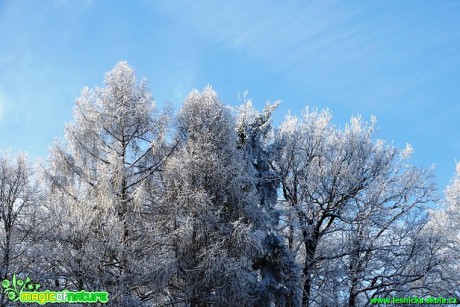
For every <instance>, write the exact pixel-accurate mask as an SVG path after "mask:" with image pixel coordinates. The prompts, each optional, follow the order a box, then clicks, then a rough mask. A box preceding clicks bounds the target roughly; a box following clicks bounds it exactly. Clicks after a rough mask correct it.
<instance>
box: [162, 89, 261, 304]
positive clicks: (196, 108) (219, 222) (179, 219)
mask: <svg viewBox="0 0 460 307" xmlns="http://www.w3.org/2000/svg"><path fill="white" fill-rule="evenodd" d="M177 126H178V127H177V129H178V139H179V142H180V145H179V149H178V151H177V152H176V154H175V155H174V157H173V158H172V159H170V160H169V161H168V162H167V168H166V175H165V177H166V194H167V203H168V205H169V209H170V212H169V214H170V216H171V222H172V225H171V226H170V227H171V231H172V232H173V233H174V236H175V246H174V250H175V258H176V261H177V273H176V276H175V277H174V278H173V280H172V281H171V283H172V286H171V287H170V291H171V303H172V304H173V303H178V302H181V301H183V302H187V303H188V304H190V306H228V305H229V304H234V305H238V306H253V305H254V303H255V302H256V301H257V300H258V298H259V297H260V296H261V294H260V293H259V292H258V287H257V273H256V272H255V270H254V269H253V267H252V262H253V259H254V258H255V257H256V256H257V255H258V254H259V253H260V251H261V246H260V242H259V241H260V239H259V236H258V235H257V232H256V231H255V229H254V225H256V224H258V223H259V222H260V221H258V219H259V218H260V215H259V214H258V208H257V195H256V189H255V185H254V182H253V178H252V176H251V174H248V173H247V169H248V168H247V166H246V165H245V164H244V162H243V159H242V153H241V151H239V150H238V149H237V143H236V141H237V137H236V131H235V121H234V118H233V116H232V115H231V113H230V110H229V109H228V108H226V107H225V106H223V105H222V103H221V102H220V101H219V98H218V97H217V94H216V93H215V92H214V91H213V90H212V89H211V88H210V87H207V88H205V89H204V91H203V92H198V91H193V92H191V93H190V95H189V96H188V97H187V99H186V100H185V102H184V105H183V106H182V108H181V110H180V112H179V114H178V119H177Z"/></svg>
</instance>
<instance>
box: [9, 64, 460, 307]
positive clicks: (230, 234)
mask: <svg viewBox="0 0 460 307" xmlns="http://www.w3.org/2000/svg"><path fill="white" fill-rule="evenodd" d="M277 105H278V103H277V102H275V103H267V104H266V106H265V107H264V109H263V110H261V111H258V110H256V109H255V108H254V107H253V106H252V103H251V101H250V100H246V99H245V100H244V101H242V104H241V105H240V106H239V107H237V108H230V107H227V106H225V105H224V104H223V103H222V102H221V101H220V100H219V98H218V96H217V93H216V92H215V91H214V90H213V89H212V88H210V87H206V88H205V89H204V90H203V91H201V92H199V91H196V90H194V91H192V92H191V93H190V94H189V96H188V97H187V98H186V99H185V101H184V103H183V105H182V106H181V108H180V110H179V111H178V112H177V114H174V115H173V114H171V113H172V112H171V111H170V110H168V109H166V110H159V109H158V108H157V106H156V104H155V102H154V100H153V98H152V95H151V93H150V91H149V89H148V86H147V84H146V82H138V81H137V80H136V77H135V74H134V70H133V68H131V67H130V66H129V65H128V64H127V63H126V62H119V63H118V64H117V65H116V66H115V67H114V68H113V69H112V70H111V71H109V72H108V73H106V74H105V79H104V85H103V86H102V87H100V88H99V87H97V88H94V89H89V88H85V89H83V90H82V92H81V96H80V97H78V98H77V99H76V101H75V107H74V111H73V115H74V117H73V121H72V122H71V123H69V124H67V125H66V127H65V137H64V139H62V140H59V141H56V143H55V144H53V145H52V147H51V148H50V154H49V157H48V159H47V161H46V162H43V163H41V164H40V165H33V164H31V163H30V162H29V161H28V160H27V157H26V155H25V154H19V155H18V156H16V157H10V155H8V154H3V155H1V157H0V220H1V221H0V260H1V267H0V274H1V278H2V279H4V278H11V275H12V274H13V273H14V274H17V275H18V276H28V277H30V278H31V279H32V280H34V281H39V282H40V284H41V285H42V288H48V289H53V290H57V291H58V290H60V289H68V290H86V291H107V292H108V293H109V304H108V305H111V306H366V305H370V301H369V300H370V299H371V298H376V297H391V296H394V297H406V296H421V297H424V296H429V295H431V296H444V297H454V298H457V297H459V294H460V293H459V291H460V276H459V274H460V270H459V267H458V263H460V262H459V256H460V253H459V250H458V249H459V246H460V244H459V243H460V236H459V231H458V225H459V222H460V213H459V210H458V208H459V206H460V164H458V165H457V170H456V174H455V176H454V177H453V179H452V181H451V183H450V184H449V185H448V186H447V187H446V188H445V197H443V198H442V199H439V197H438V191H437V188H436V186H435V184H434V183H433V175H432V170H430V169H423V168H419V167H415V166H413V165H412V164H411V163H410V157H411V154H412V148H411V146H410V145H408V146H407V147H406V148H404V149H398V148H395V147H394V146H392V145H390V144H387V143H385V142H384V141H382V140H379V139H376V137H375V127H376V120H375V118H371V119H370V121H369V122H367V121H364V120H363V119H362V118H361V117H360V116H355V117H352V118H351V120H350V122H349V123H348V124H347V125H346V126H345V127H344V128H338V127H336V126H334V125H333V124H332V123H331V113H330V112H329V111H328V110H323V111H318V110H313V109H309V108H306V109H305V110H304V111H303V112H302V115H301V116H292V115H288V116H286V117H285V119H284V121H283V122H282V123H281V124H280V125H279V126H277V127H274V125H273V124H272V119H271V117H272V113H273V112H274V111H275V109H276V107H277ZM1 303H2V305H3V306H7V305H8V304H9V302H8V300H7V298H6V297H5V296H3V295H2V301H1Z"/></svg>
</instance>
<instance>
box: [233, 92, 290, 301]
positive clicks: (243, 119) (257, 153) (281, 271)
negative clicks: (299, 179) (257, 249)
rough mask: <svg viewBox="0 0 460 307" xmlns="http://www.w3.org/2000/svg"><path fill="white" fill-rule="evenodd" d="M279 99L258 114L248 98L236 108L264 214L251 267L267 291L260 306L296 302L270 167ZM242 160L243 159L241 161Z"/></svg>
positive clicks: (240, 143)
mask: <svg viewBox="0 0 460 307" xmlns="http://www.w3.org/2000/svg"><path fill="white" fill-rule="evenodd" d="M278 104H279V102H275V103H273V104H271V103H267V104H266V105H265V107H264V109H263V111H262V113H259V112H258V111H257V110H255V109H254V108H253V106H252V102H251V100H245V101H244V104H243V105H241V106H240V107H239V109H238V111H239V112H238V118H237V124H236V131H237V133H238V142H237V144H238V148H239V149H240V150H241V151H242V152H243V157H242V158H243V160H242V163H246V165H247V166H248V170H251V171H249V173H252V174H253V175H252V176H253V177H254V179H255V183H256V188H257V195H258V198H259V200H258V206H259V208H260V209H261V210H260V213H261V214H263V219H262V222H263V223H262V224H261V225H259V230H260V231H261V233H263V235H264V237H263V239H262V246H263V252H262V254H261V255H260V257H259V258H258V259H257V260H256V261H255V263H254V267H255V268H257V269H258V270H260V275H261V282H260V288H261V289H263V290H261V291H262V292H263V293H266V294H265V296H264V298H263V299H262V300H261V301H260V302H259V303H260V304H262V305H270V304H271V303H274V304H275V305H276V306H293V305H296V296H295V292H296V287H297V282H298V278H299V274H298V271H299V268H298V266H297V265H296V263H295V261H294V257H293V254H292V253H291V251H290V250H289V249H288V248H287V246H286V243H285V241H284V238H283V236H282V235H281V234H280V233H279V232H278V224H279V215H280V212H279V210H278V209H277V208H276V206H277V204H278V188H279V183H280V180H279V176H278V175H277V174H276V172H275V171H274V170H273V168H272V164H273V159H274V155H273V145H274V144H273V141H274V138H273V137H274V132H273V128H272V119H271V116H272V113H273V111H274V110H275V108H276V107H277V106H278ZM243 161H244V162H243Z"/></svg>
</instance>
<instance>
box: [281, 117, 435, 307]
mask: <svg viewBox="0 0 460 307" xmlns="http://www.w3.org/2000/svg"><path fill="white" fill-rule="evenodd" d="M330 120H331V114H330V112H329V111H327V110H326V111H322V112H318V111H316V110H313V111H310V110H309V109H306V110H305V111H304V112H303V115H302V118H301V119H299V118H297V117H294V116H288V117H287V118H286V120H285V121H284V122H283V123H282V124H281V126H280V128H279V129H278V131H277V136H276V148H277V152H276V159H275V161H274V165H275V169H276V171H277V173H278V174H279V177H280V179H281V183H282V191H283V196H284V210H285V214H284V216H283V218H284V220H285V224H286V226H285V230H284V234H285V236H286V238H287V240H288V242H289V248H290V249H291V251H292V252H293V253H295V255H296V257H297V260H298V261H299V262H300V263H301V264H302V267H303V295H302V296H303V299H302V301H303V305H319V306H325V305H331V304H339V305H344V304H347V305H349V306H358V305H362V304H365V303H366V302H368V298H369V296H371V295H382V294H385V293H387V294H388V293H392V292H394V291H397V290H398V288H397V287H394V286H393V285H395V284H399V283H404V284H408V283H410V282H412V281H414V280H417V278H420V276H423V274H425V272H426V270H428V269H430V268H431V262H430V263H428V264H425V263H423V264H422V263H420V264H419V267H417V271H414V270H412V271H411V273H410V274H409V273H407V272H406V271H405V269H407V267H406V266H407V262H408V261H410V260H411V259H412V258H413V257H414V255H415V254H413V250H411V247H412V246H415V242H416V240H417V238H418V235H417V234H418V232H419V228H417V227H418V226H417V225H419V224H420V223H421V221H420V220H419V219H418V218H414V217H412V214H417V213H419V212H420V210H422V208H421V205H422V204H425V203H427V202H429V201H430V200H433V197H434V196H433V190H434V187H433V186H432V185H431V184H430V183H429V178H430V174H429V172H426V171H424V170H419V169H416V168H413V167H410V166H408V165H406V164H405V160H404V158H405V157H408V156H409V155H408V154H406V153H407V151H408V149H406V150H404V151H403V152H402V159H399V158H398V151H397V150H396V149H395V148H393V147H391V146H388V145H385V144H384V143H383V142H382V141H379V140H377V141H375V140H373V132H374V125H375V119H373V120H372V122H371V123H370V124H368V123H365V122H363V121H362V120H361V118H360V117H359V116H358V117H353V118H351V120H350V123H349V124H348V125H347V126H346V127H345V129H344V130H340V129H337V128H335V127H333V126H332V125H331V124H330ZM400 156H401V155H400ZM403 241H404V242H406V243H407V244H408V245H407V246H401V245H400V243H401V242H403ZM398 242H399V244H398ZM383 250H385V253H383ZM390 262H391V266H390V265H389V264H390ZM382 267H383V268H385V270H384V271H382V270H380V269H381V268H382ZM325 280H327V281H328V282H325Z"/></svg>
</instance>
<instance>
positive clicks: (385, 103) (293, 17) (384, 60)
mask: <svg viewBox="0 0 460 307" xmlns="http://www.w3.org/2000/svg"><path fill="white" fill-rule="evenodd" d="M120 60H127V61H128V62H129V63H130V65H131V66H133V67H134V68H135V69H136V73H137V76H138V78H139V79H142V78H146V79H147V80H148V81H149V85H150V89H151V91H152V93H153V95H154V97H155V99H156V100H157V102H158V103H159V104H160V105H161V104H164V103H166V102H171V103H172V104H173V105H174V106H175V108H176V110H177V109H178V108H179V107H180V105H181V103H182V101H183V100H184V98H185V97H186V95H187V94H188V93H189V92H190V91H191V90H192V89H193V88H198V89H202V88H203V87H204V86H206V85H207V84H210V85H212V86H213V87H214V88H215V89H216V91H217V92H218V94H219V96H220V97H221V99H222V101H223V102H224V103H225V104H230V105H237V104H238V103H239V101H238V98H237V97H238V92H243V91H245V90H248V91H249V97H252V100H253V103H254V104H255V106H256V107H258V108H259V109H261V108H262V107H263V105H264V104H265V102H266V101H275V100H278V99H280V100H282V104H281V106H280V107H279V109H278V110H277V111H276V113H275V121H276V122H280V121H281V120H282V118H283V116H284V115H285V114H286V113H287V111H288V110H291V111H292V113H296V114H298V113H299V112H300V110H301V109H303V108H304V107H305V106H307V105H309V106H311V107H316V108H319V109H322V108H329V109H330V110H331V111H332V113H333V116H334V119H333V122H334V123H335V124H336V125H338V126H344V125H345V123H346V121H348V120H349V118H350V116H351V115H356V114H362V115H363V117H364V118H365V119H370V115H371V114H374V115H376V116H377V119H378V126H379V127H380V131H379V133H378V135H377V137H379V138H382V139H384V140H386V141H387V142H393V143H394V144H395V145H396V146H398V147H401V148H403V147H404V146H405V144H406V143H411V144H412V146H413V147H414V156H413V159H412V163H414V164H415V165H418V166H423V167H430V166H431V165H432V164H433V163H435V164H436V166H437V167H436V170H435V175H436V182H437V183H438V185H439V187H440V189H441V190H442V189H444V186H445V185H446V184H447V183H448V182H449V181H450V179H451V178H452V176H453V174H454V170H455V160H456V159H457V161H458V160H460V133H459V131H460V84H459V83H460V82H459V81H460V2H459V1H447V0H445V1H410V0H405V1H270V0H268V1H210V0H209V1H180V2H179V1H119V2H115V1H108V0H106V1H102V0H101V1H98V0H56V1H47V0H44V1H32V0H30V1H21V0H18V1H13V0H10V1H8V0H6V1H0V150H4V149H7V148H11V150H12V151H13V152H18V151H26V152H28V153H29V156H30V157H31V158H32V159H35V158H38V157H46V155H47V154H48V147H49V146H50V145H51V144H52V143H53V141H54V139H55V138H56V137H62V135H63V131H64V125H65V123H66V122H69V121H70V120H71V119H72V108H73V104H74V100H75V98H77V97H78V96H79V94H80V90H81V89H82V88H83V87H84V86H90V87H94V86H98V85H101V84H102V80H103V75H104V73H105V72H107V71H108V70H110V69H111V68H112V67H113V66H114V65H115V64H116V63H117V62H118V61H120Z"/></svg>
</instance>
